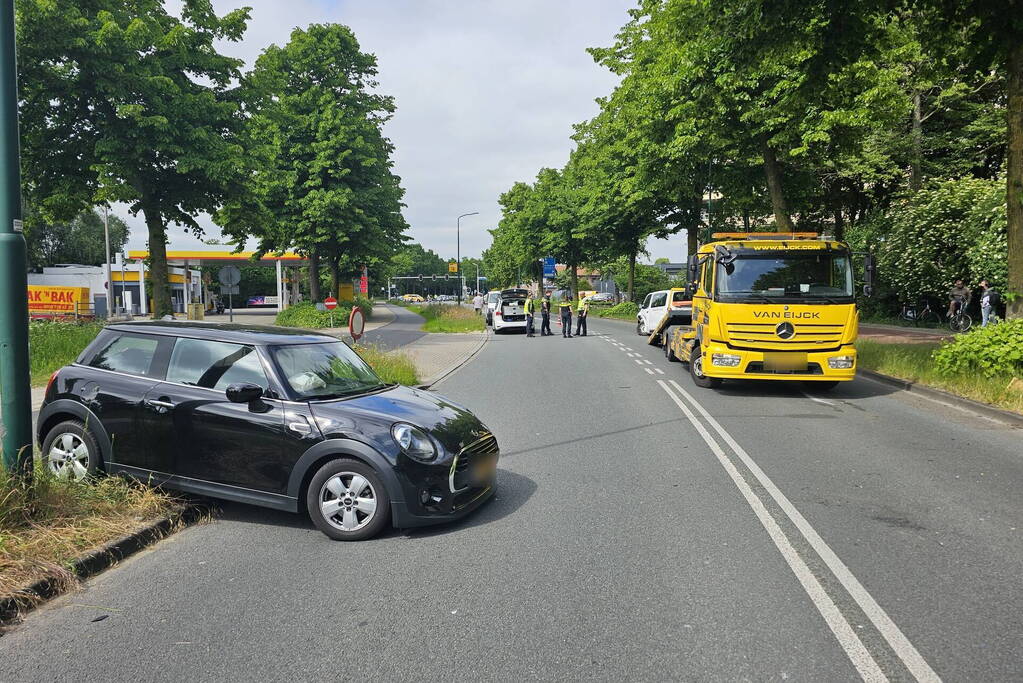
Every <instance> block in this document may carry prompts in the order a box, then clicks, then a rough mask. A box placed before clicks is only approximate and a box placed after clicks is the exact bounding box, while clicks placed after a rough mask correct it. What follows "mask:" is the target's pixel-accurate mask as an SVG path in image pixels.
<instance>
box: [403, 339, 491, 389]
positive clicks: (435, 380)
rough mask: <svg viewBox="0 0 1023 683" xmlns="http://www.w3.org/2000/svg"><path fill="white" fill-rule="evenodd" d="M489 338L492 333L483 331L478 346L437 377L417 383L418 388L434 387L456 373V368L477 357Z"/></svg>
mask: <svg viewBox="0 0 1023 683" xmlns="http://www.w3.org/2000/svg"><path fill="white" fill-rule="evenodd" d="M489 339H490V333H489V332H488V331H486V330H484V331H483V334H482V338H481V339H480V343H479V344H477V345H476V347H475V348H473V350H472V351H470V352H469V353H468V354H466V355H465V357H463V358H462V359H461V360H459V361H457V362H456V363H455V364H454V365H452V366H451V367H449V368H448V369H446V370H444V371H443V372H441V373H440V374H439V375H437V376H436V377H433V378H431V379H430V381H429V382H424V383H423V384H417V385H416V388H417V389H429V388H430V387H432V386H434V385H435V384H437V383H439V382H440V381H441V380H444V379H446V378H447V377H448V376H450V375H452V374H454V372H455V371H456V370H458V369H459V368H461V367H462V366H464V365H465V364H466V363H468V362H469V361H471V360H472V359H473V358H475V357H476V355H477V354H478V353H479V352H480V351H482V350H483V347H484V346H486V344H487V341H488V340H489Z"/></svg>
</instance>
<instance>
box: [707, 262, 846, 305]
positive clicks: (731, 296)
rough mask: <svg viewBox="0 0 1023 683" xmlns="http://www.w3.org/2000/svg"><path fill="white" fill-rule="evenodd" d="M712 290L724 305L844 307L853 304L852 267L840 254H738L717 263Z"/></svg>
mask: <svg viewBox="0 0 1023 683" xmlns="http://www.w3.org/2000/svg"><path fill="white" fill-rule="evenodd" d="M714 288H715V292H716V295H717V296H716V298H717V299H718V300H719V301H725V302H757V303H764V302H770V303H774V302H778V303H793V302H800V301H806V302H813V303H835V304H847V303H851V302H852V301H853V275H852V264H851V262H850V259H849V253H848V252H840V251H825V250H819V251H818V250H813V251H809V250H807V251H804V252H797V253H793V252H791V251H784V252H782V251H778V252H763V253H755V254H741V253H740V254H736V255H735V258H734V259H731V260H730V261H729V262H727V263H723V262H720V261H719V262H718V264H717V277H716V278H715V283H714Z"/></svg>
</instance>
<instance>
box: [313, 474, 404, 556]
mask: <svg viewBox="0 0 1023 683" xmlns="http://www.w3.org/2000/svg"><path fill="white" fill-rule="evenodd" d="M306 508H307V509H308V510H309V517H310V518H312V520H313V524H315V525H316V528H318V529H319V530H320V531H322V532H323V533H325V534H326V535H327V536H329V537H331V538H332V539H334V540H335V541H362V540H364V539H367V538H372V537H373V536H376V535H377V534H378V533H380V531H381V530H382V529H383V528H384V526H386V525H387V522H388V521H389V520H390V518H391V499H390V496H388V495H387V490H386V489H385V488H384V485H383V482H382V481H380V477H379V476H378V475H377V473H376V470H374V469H373V468H372V467H370V466H369V465H367V464H366V463H364V462H362V461H360V460H354V459H352V458H339V459H337V460H331V461H330V462H328V463H327V464H325V465H324V466H323V467H321V468H320V469H319V471H317V472H316V474H315V475H314V476H313V479H312V481H310V482H309V488H308V490H307V491H306Z"/></svg>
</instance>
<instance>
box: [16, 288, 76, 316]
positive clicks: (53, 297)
mask: <svg viewBox="0 0 1023 683" xmlns="http://www.w3.org/2000/svg"><path fill="white" fill-rule="evenodd" d="M75 304H82V306H83V307H85V306H87V305H88V304H89V288H88V287H55V286H51V285H29V286H28V312H29V314H30V315H32V314H49V313H74V312H75Z"/></svg>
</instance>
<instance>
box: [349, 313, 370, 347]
mask: <svg viewBox="0 0 1023 683" xmlns="http://www.w3.org/2000/svg"><path fill="white" fill-rule="evenodd" d="M365 331H366V316H364V315H363V314H362V309H361V308H359V307H358V306H355V307H353V308H352V312H351V314H350V315H349V316H348V333H349V334H351V335H352V339H353V340H355V341H359V338H360V337H362V333H363V332H365Z"/></svg>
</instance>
